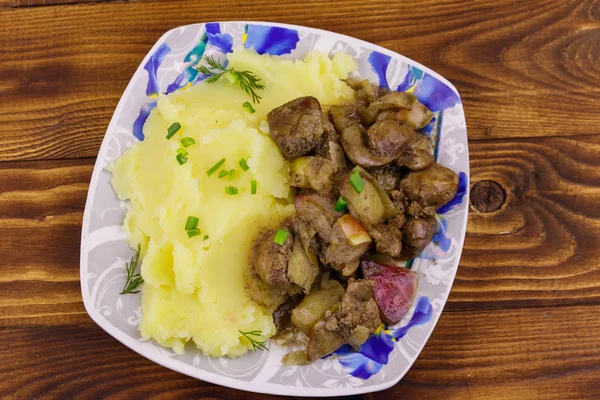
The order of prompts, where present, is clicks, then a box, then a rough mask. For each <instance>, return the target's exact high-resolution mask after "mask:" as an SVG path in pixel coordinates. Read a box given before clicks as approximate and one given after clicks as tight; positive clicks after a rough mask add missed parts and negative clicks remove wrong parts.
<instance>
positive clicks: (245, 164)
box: [239, 158, 250, 171]
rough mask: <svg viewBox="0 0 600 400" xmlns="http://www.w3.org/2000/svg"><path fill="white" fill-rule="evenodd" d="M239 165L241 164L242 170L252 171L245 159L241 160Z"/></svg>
mask: <svg viewBox="0 0 600 400" xmlns="http://www.w3.org/2000/svg"><path fill="white" fill-rule="evenodd" d="M239 164H240V167H242V169H243V170H244V171H248V170H249V169H250V167H249V166H248V163H247V162H246V160H244V159H243V158H242V159H241V160H240V162H239Z"/></svg>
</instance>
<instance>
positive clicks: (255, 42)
mask: <svg viewBox="0 0 600 400" xmlns="http://www.w3.org/2000/svg"><path fill="white" fill-rule="evenodd" d="M299 40H300V37H299V36H298V31H297V30H295V29H288V28H281V27H278V26H267V25H246V40H245V42H244V47H245V48H247V49H254V50H256V52H257V53H258V54H271V55H274V56H280V55H283V54H289V53H291V52H292V50H294V49H295V48H296V46H297V44H298V41H299Z"/></svg>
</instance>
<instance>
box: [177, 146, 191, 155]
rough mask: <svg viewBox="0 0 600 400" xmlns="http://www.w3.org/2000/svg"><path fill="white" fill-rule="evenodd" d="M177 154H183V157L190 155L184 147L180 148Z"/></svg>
mask: <svg viewBox="0 0 600 400" xmlns="http://www.w3.org/2000/svg"><path fill="white" fill-rule="evenodd" d="M177 154H181V155H182V156H183V157H187V156H188V155H189V154H190V153H188V152H187V150H186V149H184V148H183V147H180V148H178V149H177Z"/></svg>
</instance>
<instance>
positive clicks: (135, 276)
mask: <svg viewBox="0 0 600 400" xmlns="http://www.w3.org/2000/svg"><path fill="white" fill-rule="evenodd" d="M139 263H140V244H139V243H138V247H137V251H136V252H135V254H134V255H133V257H131V261H129V262H128V263H125V270H126V271H127V281H126V282H125V287H124V288H123V291H122V292H121V294H128V293H139V292H140V291H139V290H136V289H137V288H138V287H139V286H140V285H141V284H142V283H144V279H143V278H142V275H141V274H140V273H139V272H138V273H136V272H135V270H136V269H137V266H138V264H139Z"/></svg>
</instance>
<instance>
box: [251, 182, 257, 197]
mask: <svg viewBox="0 0 600 400" xmlns="http://www.w3.org/2000/svg"><path fill="white" fill-rule="evenodd" d="M250 194H256V181H255V180H252V181H250Z"/></svg>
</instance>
